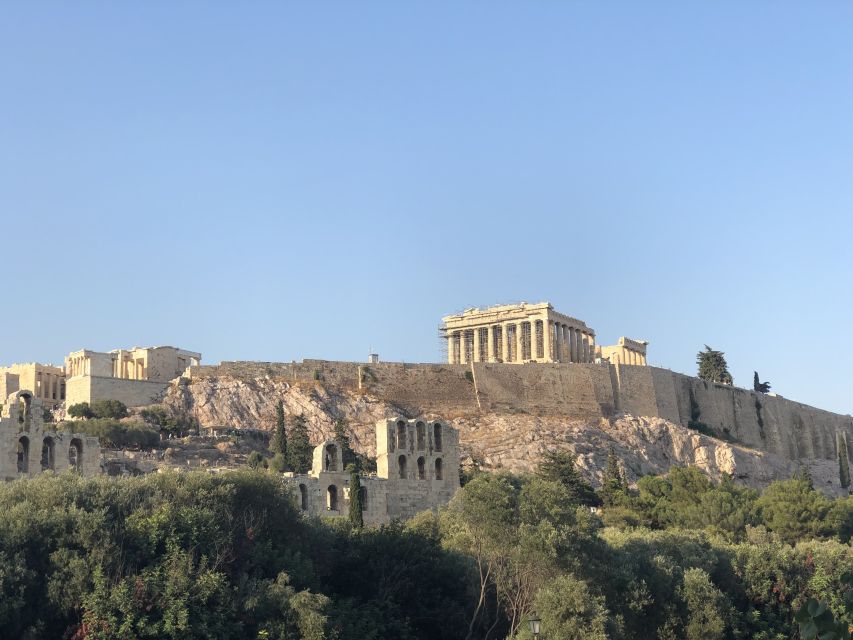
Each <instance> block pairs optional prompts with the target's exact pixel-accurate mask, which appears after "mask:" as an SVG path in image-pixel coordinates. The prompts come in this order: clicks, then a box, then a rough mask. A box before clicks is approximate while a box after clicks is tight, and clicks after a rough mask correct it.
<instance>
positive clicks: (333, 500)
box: [326, 484, 338, 511]
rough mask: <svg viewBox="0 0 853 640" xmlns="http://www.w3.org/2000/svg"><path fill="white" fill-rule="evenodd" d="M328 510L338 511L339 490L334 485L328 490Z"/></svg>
mask: <svg viewBox="0 0 853 640" xmlns="http://www.w3.org/2000/svg"><path fill="white" fill-rule="evenodd" d="M326 508H327V509H328V510H329V511H337V510H338V488H337V487H336V486H335V485H333V484H330V485H329V488H328V489H327V490H326Z"/></svg>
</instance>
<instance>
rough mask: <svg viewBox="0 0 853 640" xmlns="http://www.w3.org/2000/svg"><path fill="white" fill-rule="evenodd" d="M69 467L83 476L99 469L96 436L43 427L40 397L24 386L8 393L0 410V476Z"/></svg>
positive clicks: (90, 474) (29, 474)
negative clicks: (0, 410)
mask: <svg viewBox="0 0 853 640" xmlns="http://www.w3.org/2000/svg"><path fill="white" fill-rule="evenodd" d="M69 469H70V470H73V471H76V472H77V473H80V474H82V475H84V476H94V475H97V474H99V473H100V472H101V447H100V445H99V444H98V439H97V438H94V437H91V436H87V435H84V434H80V433H63V432H58V431H50V430H48V429H45V423H44V406H43V404H42V400H41V398H38V397H36V396H35V395H34V394H33V392H32V391H27V390H25V389H22V390H19V391H15V392H14V393H12V394H10V395H9V396H8V397H7V398H6V402H5V404H4V405H3V410H2V412H0V478H3V479H5V480H14V479H15V478H22V477H32V476H35V475H37V474H39V473H43V472H45V471H55V472H57V473H60V472H62V471H67V470H69Z"/></svg>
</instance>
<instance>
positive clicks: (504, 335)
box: [501, 322, 512, 362]
mask: <svg viewBox="0 0 853 640" xmlns="http://www.w3.org/2000/svg"><path fill="white" fill-rule="evenodd" d="M501 341H502V342H503V358H504V362H512V360H510V359H509V355H510V350H509V323H508V322H504V323H503V324H502V325H501Z"/></svg>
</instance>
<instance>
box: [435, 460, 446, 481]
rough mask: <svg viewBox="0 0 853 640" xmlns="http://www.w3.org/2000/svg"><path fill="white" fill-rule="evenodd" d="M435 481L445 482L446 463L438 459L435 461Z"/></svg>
mask: <svg viewBox="0 0 853 640" xmlns="http://www.w3.org/2000/svg"><path fill="white" fill-rule="evenodd" d="M435 479H436V480H444V463H443V462H442V461H441V458H437V459H436V461H435Z"/></svg>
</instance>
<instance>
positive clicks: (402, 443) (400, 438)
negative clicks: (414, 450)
mask: <svg viewBox="0 0 853 640" xmlns="http://www.w3.org/2000/svg"><path fill="white" fill-rule="evenodd" d="M397 448H398V449H405V448H406V421H405V420H397Z"/></svg>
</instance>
